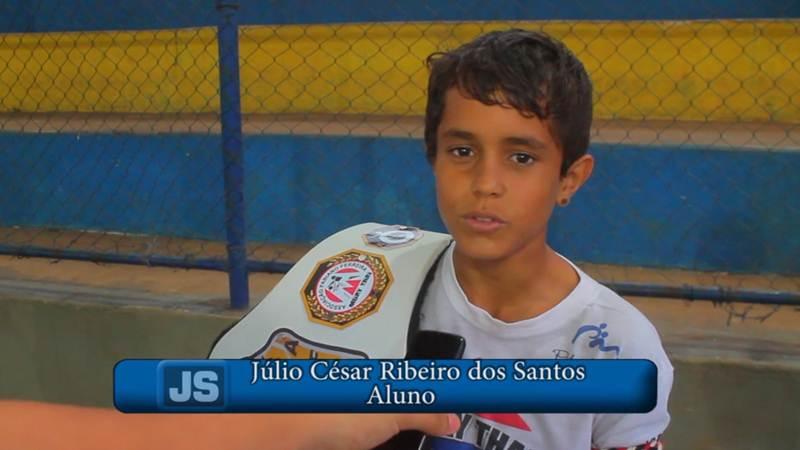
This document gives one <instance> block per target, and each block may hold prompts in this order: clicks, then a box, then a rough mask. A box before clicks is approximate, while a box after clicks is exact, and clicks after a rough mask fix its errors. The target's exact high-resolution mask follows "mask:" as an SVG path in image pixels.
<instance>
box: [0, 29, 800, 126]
mask: <svg viewBox="0 0 800 450" xmlns="http://www.w3.org/2000/svg"><path fill="white" fill-rule="evenodd" d="M510 25H513V26H518V27H523V28H530V29H542V30H544V31H547V32H549V33H551V34H553V35H555V36H557V37H559V38H561V39H563V40H564V41H565V42H566V44H567V45H568V46H569V47H570V48H571V49H573V50H574V51H575V52H576V53H577V54H578V56H579V57H580V58H581V60H582V61H583V62H584V64H585V65H586V67H587V69H588V70H589V72H590V74H591V76H592V79H593V81H594V83H595V90H596V108H595V111H596V113H595V114H596V117H598V118H605V119H614V118H618V119H678V120H715V121H716V120H720V121H729V120H730V121H733V120H747V121H750V120H773V121H781V122H800V20H758V21H691V22H664V21H658V22H650V21H646V22H554V21H550V22H524V23H519V22H517V23H513V24H511V23H507V22H482V23H402V24H401V23H372V24H349V25H314V26H299V25H292V26H249V27H242V29H241V32H240V39H241V48H240V55H241V60H242V65H241V76H242V91H243V99H242V107H243V110H244V111H245V112H264V113H353V114H399V115H420V114H423V112H424V103H425V96H424V88H425V83H426V80H427V71H426V69H425V67H424V65H423V60H424V58H425V57H426V56H427V55H428V54H430V53H431V52H433V51H435V50H438V49H446V48H452V47H454V46H456V45H458V44H460V43H462V42H465V41H467V40H469V39H471V38H473V37H475V36H477V35H478V34H480V33H483V32H486V31H489V30H493V29H503V28H507V27H508V26H510ZM214 33H215V30H214V29H211V28H202V29H190V30H169V31H141V32H97V33H88V32H84V33H46V34H6V35H0V62H2V65H0V92H4V93H0V109H1V110H2V111H102V112H144V113H158V112H212V111H216V110H217V108H218V105H219V99H218V95H217V87H216V86H217V83H218V75H217V46H216V42H215V35H214Z"/></svg>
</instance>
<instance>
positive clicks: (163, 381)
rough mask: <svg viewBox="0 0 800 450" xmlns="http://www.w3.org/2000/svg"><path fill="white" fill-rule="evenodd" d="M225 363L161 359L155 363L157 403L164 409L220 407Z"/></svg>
mask: <svg viewBox="0 0 800 450" xmlns="http://www.w3.org/2000/svg"><path fill="white" fill-rule="evenodd" d="M225 378H226V377H225V365H224V364H223V363H222V362H218V361H191V362H189V361H187V362H186V363H184V362H181V361H163V362H161V363H160V364H159V366H158V381H159V383H158V389H157V397H158V406H159V408H161V409H163V410H165V411H178V410H180V411H187V412H189V411H195V412H200V411H222V410H223V409H224V408H225V405H226V403H225V400H226V399H225Z"/></svg>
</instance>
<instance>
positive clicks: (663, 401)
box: [420, 30, 672, 450]
mask: <svg viewBox="0 0 800 450" xmlns="http://www.w3.org/2000/svg"><path fill="white" fill-rule="evenodd" d="M428 65H429V67H430V69H431V74H430V79H429V86H428V105H427V110H426V117H425V144H426V150H427V157H428V160H429V162H430V163H431V165H432V167H433V172H434V175H435V178H436V191H437V202H438V206H439V212H440V215H441V217H442V220H443V221H444V223H445V225H446V226H447V229H448V231H449V232H450V233H451V234H452V236H453V239H454V241H455V242H454V243H453V244H452V245H450V247H449V248H448V249H447V250H446V252H445V253H444V255H443V257H442V258H441V260H440V262H439V264H438V266H437V267H436V268H435V273H434V279H433V282H432V284H431V285H430V288H429V290H428V292H427V293H426V298H425V301H424V302H423V306H422V310H421V315H420V327H421V328H423V329H435V330H439V331H446V332H451V333H455V334H458V335H461V336H463V337H465V338H466V341H467V347H466V351H465V354H464V357H465V358H644V359H650V360H652V361H653V362H654V363H655V364H656V365H657V367H658V371H659V379H658V405H657V406H656V408H655V409H654V410H653V411H651V412H649V413H647V414H627V415H621V414H560V415H559V414H537V415H533V414H522V415H519V414H480V413H479V412H476V414H467V415H465V416H463V417H462V425H461V428H460V429H459V431H458V432H457V433H456V434H455V436H456V437H457V438H459V439H462V440H464V441H468V442H472V443H475V444H476V445H478V446H479V447H480V448H483V449H507V450H512V449H537V450H539V449H540V450H557V449H565V450H566V449H589V448H593V449H595V448H596V449H610V448H636V449H656V448H662V446H661V441H660V435H661V434H662V433H663V432H664V430H665V428H666V427H667V424H668V423H669V414H668V412H667V398H668V396H669V392H670V389H671V386H672V366H671V364H670V362H669V360H668V358H667V356H666V354H665V353H664V350H663V348H662V346H661V342H660V339H659V336H658V333H657V332H656V330H655V328H654V327H653V326H652V325H651V324H650V322H649V321H648V320H647V319H646V318H645V317H644V316H643V315H642V314H641V313H639V312H638V311H637V310H636V309H635V308H634V307H633V306H631V305H630V304H629V303H627V302H626V301H625V300H623V299H622V298H620V297H619V296H617V295H616V294H615V293H614V292H612V291H611V290H609V289H607V288H605V287H604V286H602V285H600V284H598V283H597V282H596V281H595V280H593V279H592V278H590V277H589V276H588V275H586V274H585V273H583V272H582V271H581V270H580V269H578V268H577V267H576V266H575V265H574V264H572V263H571V262H570V261H568V260H567V259H566V258H564V257H563V256H561V255H559V254H558V253H556V252H555V251H554V250H553V249H551V248H550V247H548V245H547V243H546V234H547V225H548V221H549V219H550V216H551V213H552V211H553V208H554V207H555V206H556V205H560V206H566V205H567V204H568V203H569V201H570V198H571V197H572V196H573V195H574V194H575V193H576V192H577V191H578V189H579V188H580V187H581V186H582V185H583V183H584V182H585V181H586V180H587V179H588V178H589V176H590V175H591V173H592V168H593V165H594V160H593V158H592V156H591V155H588V154H587V153H586V151H587V147H588V145H589V132H590V125H591V120H592V87H591V82H590V81H589V77H588V75H587V73H586V71H585V70H584V68H583V65H582V64H581V63H580V61H578V59H577V58H576V57H575V56H574V55H573V54H572V53H571V52H570V51H569V50H568V49H567V48H566V47H565V46H564V45H562V44H561V43H559V42H557V41H555V40H553V39H551V38H550V37H548V36H546V35H544V34H541V33H535V32H530V31H523V30H509V31H503V32H491V33H488V34H486V35H483V36H481V37H479V38H477V39H475V40H474V41H472V42H470V43H467V44H465V45H463V46H462V47H460V48H458V49H456V50H453V51H451V52H446V53H438V54H434V55H432V56H431V57H430V58H429V59H428Z"/></svg>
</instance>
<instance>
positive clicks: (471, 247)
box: [455, 238, 513, 263]
mask: <svg viewBox="0 0 800 450" xmlns="http://www.w3.org/2000/svg"><path fill="white" fill-rule="evenodd" d="M511 248H512V246H511V245H509V243H507V242H497V241H490V240H483V239H481V240H473V239H462V240H459V239H458V238H456V248H455V252H456V253H458V256H459V257H460V258H464V259H467V260H470V261H474V262H486V263H489V262H500V261H502V260H504V259H506V258H508V257H509V256H510V255H511V254H512V253H513V252H512V251H511Z"/></svg>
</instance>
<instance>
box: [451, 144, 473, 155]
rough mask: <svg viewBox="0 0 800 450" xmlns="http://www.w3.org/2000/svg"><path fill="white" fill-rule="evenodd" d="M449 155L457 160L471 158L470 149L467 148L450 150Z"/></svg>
mask: <svg viewBox="0 0 800 450" xmlns="http://www.w3.org/2000/svg"><path fill="white" fill-rule="evenodd" d="M450 154H451V155H453V156H457V157H459V158H465V157H467V156H472V149H471V148H469V147H454V148H451V149H450Z"/></svg>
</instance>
